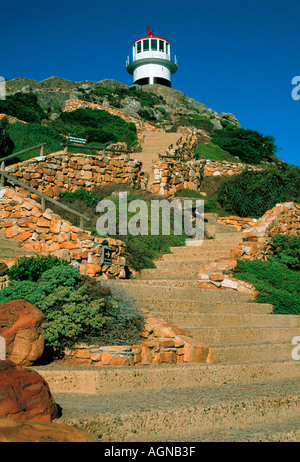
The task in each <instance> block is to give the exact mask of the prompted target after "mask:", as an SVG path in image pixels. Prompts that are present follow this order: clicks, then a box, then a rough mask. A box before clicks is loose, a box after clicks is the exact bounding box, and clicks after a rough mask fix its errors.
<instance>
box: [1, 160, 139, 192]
mask: <svg viewBox="0 0 300 462" xmlns="http://www.w3.org/2000/svg"><path fill="white" fill-rule="evenodd" d="M141 169H142V163H141V162H140V161H137V160H128V159H126V158H124V157H122V156H121V157H118V158H111V157H107V156H105V155H89V154H71V153H66V152H65V151H58V152H54V153H52V154H49V155H47V156H42V157H36V158H32V159H29V160H26V161H24V162H20V163H18V164H14V165H11V166H9V167H7V168H6V172H7V173H8V174H10V175H11V176H14V177H16V178H17V179H18V180H20V181H22V182H23V183H25V184H28V185H29V186H31V187H32V188H35V189H37V190H38V191H40V192H43V193H44V194H46V195H47V196H50V197H55V196H58V195H59V193H60V192H64V191H69V192H73V191H75V190H76V189H79V188H85V189H87V190H91V189H92V188H93V187H95V186H105V185H107V184H111V183H124V184H128V185H130V186H133V187H136V188H141V189H145V187H146V184H147V179H146V178H145V177H144V174H143V173H142V171H141Z"/></svg>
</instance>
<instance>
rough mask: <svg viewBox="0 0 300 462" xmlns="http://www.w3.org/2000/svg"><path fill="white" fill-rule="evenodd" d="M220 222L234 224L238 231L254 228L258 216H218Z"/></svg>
mask: <svg viewBox="0 0 300 462" xmlns="http://www.w3.org/2000/svg"><path fill="white" fill-rule="evenodd" d="M217 222H218V223H223V224H224V225H228V226H233V227H234V228H235V229H236V230H237V231H242V230H244V229H247V228H252V227H253V226H255V225H256V222H257V219H256V218H241V217H236V216H230V217H218V218H217Z"/></svg>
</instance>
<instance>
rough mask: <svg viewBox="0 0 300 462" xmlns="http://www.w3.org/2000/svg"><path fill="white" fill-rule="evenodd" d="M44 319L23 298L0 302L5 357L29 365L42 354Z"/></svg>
mask: <svg viewBox="0 0 300 462" xmlns="http://www.w3.org/2000/svg"><path fill="white" fill-rule="evenodd" d="M44 319H45V317H44V315H43V313H42V312H41V311H40V310H39V309H38V308H37V307H36V306H34V305H32V304H31V303H29V302H27V301H26V300H24V299H19V300H12V301H9V302H6V303H1V304H0V320H1V324H0V335H1V336H2V337H4V339H5V341H6V357H7V359H10V360H11V361H13V362H14V363H16V364H19V365H22V366H30V365H32V364H34V363H35V362H36V361H37V360H38V359H39V358H40V357H41V356H42V354H43V351H44V338H43V336H42V322H43V321H44Z"/></svg>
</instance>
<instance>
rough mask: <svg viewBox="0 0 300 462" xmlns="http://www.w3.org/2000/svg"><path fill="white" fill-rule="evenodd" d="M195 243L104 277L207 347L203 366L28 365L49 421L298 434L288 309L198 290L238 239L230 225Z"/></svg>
mask: <svg viewBox="0 0 300 462" xmlns="http://www.w3.org/2000/svg"><path fill="white" fill-rule="evenodd" d="M222 226H223V227H222V228H217V227H216V229H215V236H216V238H215V239H213V240H206V241H205V242H204V243H203V245H202V246H199V247H183V248H173V249H172V253H171V254H169V255H164V256H163V257H162V259H161V260H159V261H157V262H156V268H154V269H151V270H144V271H143V272H142V275H141V278H140V279H138V280H126V281H118V282H117V281H113V282H110V283H109V284H110V285H111V288H112V290H113V294H114V296H115V297H116V298H119V299H120V300H123V301H124V300H125V301H126V300H127V301H130V302H131V303H137V304H138V306H140V307H144V308H147V309H148V310H149V311H150V312H151V314H153V315H154V316H155V315H156V316H159V317H161V318H163V319H165V320H166V321H167V322H170V323H173V324H175V325H177V326H179V327H182V328H185V329H187V330H188V331H189V332H191V333H192V335H193V337H195V338H197V339H199V340H200V341H201V342H203V343H205V344H206V345H207V346H209V347H212V348H213V349H214V353H215V360H214V363H213V364H204V363H192V364H178V365H175V364H171V365H167V364H166V365H162V366H144V367H125V368H117V367H100V368H96V367H94V368H91V367H87V366H76V367H75V366H73V367H67V366H63V365H60V366H58V365H55V364H52V365H50V366H40V367H38V368H35V369H36V370H38V371H39V372H40V373H41V374H42V375H43V376H44V377H45V379H46V380H47V381H48V383H49V385H50V389H51V391H52V392H53V394H54V397H55V400H56V402H57V403H58V404H59V405H60V406H61V407H62V412H63V414H62V417H61V418H60V419H59V422H62V423H71V424H73V425H77V426H80V427H82V428H85V429H86V430H88V431H89V432H90V433H91V435H92V436H93V437H94V438H95V440H97V441H104V442H110V441H120V442H122V441H124V442H125V441H126V442H129V441H130V442H134V441H144V442H156V441H158V442H181V441H182V442H183V441H184V442H204V441H210V442H214V441H222V442H226V441H236V442H242V441H243V442H244V441H299V439H300V400H299V384H300V381H299V377H300V375H299V366H300V363H299V361H295V360H292V356H291V353H292V348H293V347H292V345H291V341H292V338H293V337H294V336H296V335H299V332H300V329H299V328H300V320H299V317H298V316H282V315H274V314H271V311H272V306H271V305H268V304H257V303H254V302H253V300H252V299H251V296H250V295H248V294H245V293H241V292H237V291H232V290H225V291H223V290H208V289H199V288H198V286H197V274H198V272H199V270H200V269H201V266H202V265H204V264H205V263H209V262H210V261H213V260H215V259H219V258H221V257H229V254H230V249H231V248H233V247H235V245H237V244H238V243H239V242H240V240H241V233H238V232H233V231H232V228H228V227H224V225H222Z"/></svg>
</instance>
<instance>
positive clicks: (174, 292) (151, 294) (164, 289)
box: [107, 279, 252, 303]
mask: <svg viewBox="0 0 300 462" xmlns="http://www.w3.org/2000/svg"><path fill="white" fill-rule="evenodd" d="M158 282H159V281H155V280H154V281H153V280H148V281H144V280H139V279H135V280H126V281H121V280H120V281H118V282H117V283H116V284H114V282H113V281H112V282H111V283H108V284H107V285H109V286H110V287H112V288H113V287H116V288H117V289H118V291H119V292H120V294H124V296H126V293H127V294H128V295H131V296H133V297H136V298H153V300H168V299H170V298H172V299H177V300H178V299H180V300H198V301H200V300H201V301H207V302H211V303H213V302H216V301H220V302H222V301H224V291H222V290H207V289H199V288H198V287H197V283H194V282H193V281H191V283H189V284H188V285H189V287H184V286H183V287H179V286H177V287H176V285H173V286H172V284H171V283H170V281H160V282H161V284H159V283H158ZM175 283H176V281H175ZM248 301H252V296H251V295H249V294H244V293H241V292H237V291H231V290H228V291H226V302H227V303H231V302H248Z"/></svg>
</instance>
